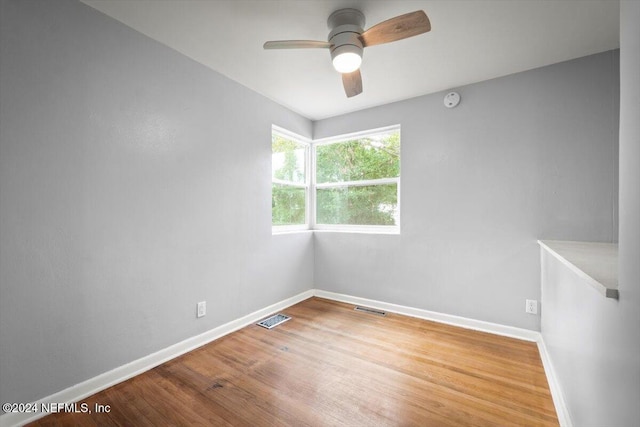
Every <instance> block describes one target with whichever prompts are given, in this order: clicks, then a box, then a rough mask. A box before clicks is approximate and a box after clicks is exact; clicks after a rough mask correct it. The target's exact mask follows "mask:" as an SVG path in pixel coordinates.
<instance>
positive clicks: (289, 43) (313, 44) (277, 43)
mask: <svg viewBox="0 0 640 427" xmlns="http://www.w3.org/2000/svg"><path fill="white" fill-rule="evenodd" d="M330 46H331V43H329V42H321V41H317V40H274V41H270V42H266V43H265V44H264V45H263V46H262V47H263V48H265V49H310V48H329V47H330Z"/></svg>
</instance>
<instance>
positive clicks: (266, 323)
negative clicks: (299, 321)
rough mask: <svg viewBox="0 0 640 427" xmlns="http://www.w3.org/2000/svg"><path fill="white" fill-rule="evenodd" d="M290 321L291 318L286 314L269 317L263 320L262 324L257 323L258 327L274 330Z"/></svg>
mask: <svg viewBox="0 0 640 427" xmlns="http://www.w3.org/2000/svg"><path fill="white" fill-rule="evenodd" d="M289 319H291V317H289V316H287V315H285V314H281V313H278V314H274V315H273V316H271V317H267V318H266V319H264V320H261V321H260V322H258V323H257V325H259V326H262V327H263V328H267V329H272V328H275V327H276V326H278V325H279V324H281V323H284V322H286V321H287V320H289Z"/></svg>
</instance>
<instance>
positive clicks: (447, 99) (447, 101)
mask: <svg viewBox="0 0 640 427" xmlns="http://www.w3.org/2000/svg"><path fill="white" fill-rule="evenodd" d="M459 103H460V94H459V93H458V92H449V93H448V94H446V95H445V96H444V106H445V107H447V108H454V107H456V106H457V105H458V104H459Z"/></svg>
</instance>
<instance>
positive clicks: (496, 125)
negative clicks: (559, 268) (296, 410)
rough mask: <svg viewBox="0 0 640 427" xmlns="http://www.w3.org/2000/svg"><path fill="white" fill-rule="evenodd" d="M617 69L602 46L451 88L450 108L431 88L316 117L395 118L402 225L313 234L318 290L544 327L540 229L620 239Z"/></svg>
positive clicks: (318, 126)
mask: <svg viewBox="0 0 640 427" xmlns="http://www.w3.org/2000/svg"><path fill="white" fill-rule="evenodd" d="M618 76H619V75H618V52H617V51H610V52H605V53H602V54H598V55H593V56H589V57H585V58H580V59H577V60H573V61H569V62H564V63H560V64H555V65H552V66H549V67H544V68H540V69H536V70H531V71H527V72H523V73H519V74H515V75H510V76H507V77H502V78H498V79H495V80H490V81H486V82H482V83H478V84H473V85H470V86H465V87H462V88H459V90H458V91H459V92H460V94H461V96H462V102H461V103H460V105H459V106H458V107H457V108H455V109H451V110H449V109H446V108H445V107H444V106H443V95H444V93H438V94H433V95H427V96H423V97H419V98H414V99H410V100H407V101H403V102H398V103H394V104H389V105H385V106H381V107H378V108H373V109H369V110H365V111H360V112H356V113H353V114H349V115H344V116H339V117H335V118H330V119H326V120H322V121H318V122H316V123H315V124H314V138H322V137H326V136H331V135H336V134H342V133H346V132H353V131H358V130H364V129H368V128H374V127H380V126H385V125H392V124H397V123H399V124H401V126H402V129H401V133H402V158H401V161H402V177H401V180H402V189H401V197H402V207H401V209H402V211H401V223H402V225H401V226H402V233H401V235H367V234H358V235H353V234H342V233H316V234H315V279H314V282H315V285H316V287H317V288H320V289H325V290H329V291H334V292H339V293H345V294H350V295H357V296H360V297H365V298H372V299H376V300H382V301H386V302H391V303H397V304H403V305H408V306H412V307H418V308H423V309H427V310H434V311H438V312H443V313H448V314H454V315H459V316H465V317H469V318H473V319H479V320H484V321H489V322H496V323H500V324H504V325H512V326H517V327H523V328H528V329H534V330H539V328H540V323H539V317H538V316H535V315H529V314H526V313H525V311H524V307H525V299H527V298H529V299H536V300H539V299H540V257H539V252H538V245H537V244H536V239H541V238H543V239H544V238H553V239H566V240H571V239H576V240H594V241H606V242H611V241H613V240H614V239H615V237H616V235H617V221H616V216H617V212H616V209H615V204H616V193H617V189H616V183H615V178H616V175H617V139H618V134H617V133H618V132H617V129H618V106H619V101H618ZM365 84H366V81H365ZM543 309H544V308H543Z"/></svg>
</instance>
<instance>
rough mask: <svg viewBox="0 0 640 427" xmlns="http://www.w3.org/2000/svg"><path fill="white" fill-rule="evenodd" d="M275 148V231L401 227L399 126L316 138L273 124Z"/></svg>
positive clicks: (272, 203) (393, 231)
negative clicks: (288, 130)
mask: <svg viewBox="0 0 640 427" xmlns="http://www.w3.org/2000/svg"><path fill="white" fill-rule="evenodd" d="M271 148H272V154H271V156H272V157H271V162H272V168H271V170H272V173H271V188H272V192H271V205H272V225H273V231H274V232H280V231H288V230H299V229H309V228H312V229H321V230H345V231H370V232H390V233H397V232H398V231H399V229H400V128H399V127H398V126H395V127H391V128H385V129H377V130H374V131H368V132H361V133H358V134H351V135H346V136H342V137H337V138H331V139H326V140H321V141H316V142H312V141H308V140H305V139H304V138H302V137H299V136H296V135H293V134H291V133H289V132H287V131H285V130H283V129H280V128H276V127H275V126H274V128H273V132H272V138H271ZM311 165H313V168H312V167H311ZM310 172H312V173H310Z"/></svg>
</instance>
